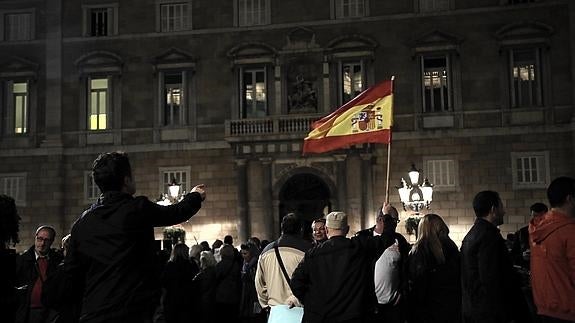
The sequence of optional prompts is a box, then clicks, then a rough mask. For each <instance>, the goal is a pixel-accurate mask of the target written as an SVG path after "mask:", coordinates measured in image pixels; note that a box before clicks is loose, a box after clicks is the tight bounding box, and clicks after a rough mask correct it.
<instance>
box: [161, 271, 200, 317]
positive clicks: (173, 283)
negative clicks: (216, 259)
mask: <svg viewBox="0 0 575 323" xmlns="http://www.w3.org/2000/svg"><path fill="white" fill-rule="evenodd" d="M199 271H200V268H199V267H198V265H197V264H196V262H195V261H187V260H180V261H169V262H168V263H167V264H166V267H165V269H164V272H163V274H162V287H163V288H164V292H165V293H164V295H163V306H164V317H165V318H166V321H167V322H168V323H171V322H187V321H188V320H189V318H190V317H192V316H194V315H196V314H197V311H198V310H199V305H198V302H199V288H198V287H197V285H198V284H197V283H196V282H194V281H193V278H194V277H195V276H196V275H197V274H198V272H199Z"/></svg>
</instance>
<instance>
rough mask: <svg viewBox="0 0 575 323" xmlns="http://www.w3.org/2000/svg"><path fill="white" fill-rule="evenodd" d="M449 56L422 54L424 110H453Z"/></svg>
mask: <svg viewBox="0 0 575 323" xmlns="http://www.w3.org/2000/svg"><path fill="white" fill-rule="evenodd" d="M449 72H450V65H449V56H448V55H441V56H430V57H427V56H422V57H421V77H422V80H421V82H422V92H423V98H422V99H423V111H424V112H441V111H449V110H451V87H452V86H451V82H450V80H449V74H450V73H449Z"/></svg>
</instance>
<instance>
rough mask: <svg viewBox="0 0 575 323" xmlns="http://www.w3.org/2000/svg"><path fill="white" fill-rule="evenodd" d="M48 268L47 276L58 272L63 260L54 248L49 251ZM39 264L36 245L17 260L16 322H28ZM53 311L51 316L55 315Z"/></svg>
mask: <svg viewBox="0 0 575 323" xmlns="http://www.w3.org/2000/svg"><path fill="white" fill-rule="evenodd" d="M47 257H48V268H47V269H46V276H50V275H52V274H53V273H54V272H56V269H57V268H58V265H59V264H60V262H61V261H62V255H61V254H60V253H58V252H56V250H54V249H50V250H49V251H48V256H47ZM38 270H39V269H38V264H37V262H36V252H35V251H34V246H32V247H30V248H28V250H26V251H25V252H24V253H22V255H20V256H19V257H18V258H17V260H16V287H18V288H19V291H18V293H19V297H18V302H19V304H18V310H17V312H16V322H28V313H29V311H30V300H31V299H30V298H31V295H32V289H33V287H34V284H35V282H36V280H37V279H38V276H39V271H38ZM53 314H55V313H52V314H50V316H53Z"/></svg>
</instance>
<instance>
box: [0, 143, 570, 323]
mask: <svg viewBox="0 0 575 323" xmlns="http://www.w3.org/2000/svg"><path fill="white" fill-rule="evenodd" d="M93 175H94V181H95V182H96V184H97V185H98V186H99V188H100V190H101V191H102V196H101V198H100V199H99V200H98V202H97V203H95V204H94V205H92V206H91V207H90V208H89V209H88V210H86V211H85V212H84V213H83V214H82V216H81V217H80V218H79V219H78V220H77V221H76V222H75V223H74V225H73V226H72V229H71V232H70V234H69V235H66V236H65V237H64V239H63V240H62V247H61V249H60V250H55V249H53V248H51V247H52V244H53V243H54V239H55V237H56V231H55V229H54V228H53V227H51V226H47V225H42V226H40V227H38V229H37V230H36V231H35V241H34V245H33V246H31V247H30V248H29V249H28V250H26V251H25V252H24V253H22V254H21V255H17V254H16V252H15V251H14V250H13V249H11V248H10V247H11V246H14V245H15V244H16V243H18V242H19V236H18V232H19V227H18V223H19V220H20V218H19V216H18V212H17V210H16V205H15V203H14V200H13V199H12V198H11V197H8V196H4V195H0V240H1V241H0V242H1V243H0V276H1V277H2V280H0V313H2V314H1V315H2V320H1V321H2V322H7V323H10V322H18V323H36V322H112V323H114V322H118V323H119V322H146V323H147V322H167V323H172V322H177V323H179V322H226V323H229V322H243V323H264V322H266V321H267V320H268V316H269V313H270V311H271V312H273V311H274V309H275V308H280V307H282V306H286V307H288V308H294V307H300V308H303V316H302V317H301V322H303V323H315V322H318V323H319V322H326V323H327V322H330V323H331V322H341V323H354V322H370V323H371V322H384V323H406V322H409V323H420V322H421V323H428V322H429V323H452V322H453V323H459V322H463V323H472V322H487V323H491V322H493V323H505V322H516V323H521V322H532V323H539V322H542V323H546V322H575V179H573V178H569V177H559V178H557V179H555V180H553V181H552V183H551V184H550V186H549V187H548V189H547V196H548V200H549V204H550V209H549V210H548V208H547V206H546V205H545V204H543V203H536V204H534V205H533V206H532V207H531V208H530V211H531V215H532V219H531V221H530V224H529V226H527V227H525V228H521V229H520V230H519V231H518V232H517V233H516V234H515V235H514V237H515V239H514V240H513V241H511V240H510V241H508V242H507V241H505V240H504V239H503V237H502V236H501V234H500V232H499V229H498V228H497V227H498V226H499V225H501V224H502V223H503V222H504V217H505V207H504V204H503V202H502V200H501V198H500V196H499V194H498V193H497V192H494V191H482V192H479V193H477V195H476V196H475V197H474V199H473V202H472V207H473V210H474V212H475V215H476V220H475V222H474V224H473V226H472V227H471V228H470V230H469V232H468V233H467V235H466V236H465V238H464V239H463V241H462V245H461V248H458V247H457V245H456V244H455V243H454V242H453V241H452V240H451V239H450V238H449V228H448V226H447V224H446V223H445V221H444V220H443V219H442V217H441V216H440V215H438V214H426V215H424V216H422V217H421V219H420V222H419V226H418V230H417V232H418V237H417V239H416V241H415V243H414V244H413V245H411V244H410V243H408V241H407V240H406V239H405V237H403V236H402V235H401V234H400V233H398V232H396V228H397V225H398V223H399V222H400V220H399V214H398V212H397V209H395V208H394V207H393V206H391V205H390V204H388V203H384V205H383V207H382V208H381V209H380V210H378V212H376V215H375V225H374V226H373V227H371V228H368V229H364V230H361V231H359V232H357V233H355V234H353V235H352V236H351V237H348V235H349V225H348V217H347V215H346V214H345V213H344V212H331V213H329V214H327V215H326V216H323V217H320V218H318V219H316V220H315V221H313V223H312V224H311V229H312V235H311V236H309V237H306V236H304V235H303V232H304V231H305V230H302V225H301V221H300V220H299V218H298V216H297V215H296V214H292V213H290V214H288V215H286V216H284V217H283V219H282V222H281V235H280V237H278V238H277V239H276V240H275V241H272V242H268V241H265V240H262V241H260V239H258V238H257V237H252V238H250V239H248V241H242V243H241V245H240V247H239V248H236V246H234V241H233V238H232V236H229V235H228V236H226V237H224V239H223V241H222V240H219V239H218V240H216V241H215V242H214V243H213V244H212V245H211V246H210V245H209V243H208V242H207V241H203V242H202V243H199V244H196V245H193V246H191V247H189V246H187V245H186V244H184V243H178V244H175V245H174V246H172V248H171V251H170V254H169V258H167V257H162V253H157V252H156V251H155V247H154V235H153V228H154V227H161V226H168V225H174V224H177V223H181V222H183V221H186V220H187V219H189V218H190V217H191V216H193V215H194V214H195V213H197V212H198V210H199V209H200V208H201V204H202V201H203V200H204V199H205V198H206V192H205V188H204V186H203V185H198V186H196V187H194V188H193V189H192V190H191V191H190V193H188V194H187V195H186V196H185V197H184V198H183V200H182V201H180V202H179V203H176V204H174V205H170V206H160V205H158V204H156V203H153V202H151V201H149V200H148V199H147V198H145V197H133V194H134V193H135V185H134V178H133V177H132V171H131V167H130V163H129V159H128V157H127V155H126V154H124V153H118V152H114V153H105V154H102V155H100V156H99V157H98V158H97V159H96V160H95V161H94V165H93ZM286 320H287V318H286ZM298 320H300V319H299V318H298ZM281 322H284V321H281ZM285 323H289V321H285Z"/></svg>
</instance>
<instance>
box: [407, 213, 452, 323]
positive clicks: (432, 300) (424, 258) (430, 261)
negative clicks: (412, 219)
mask: <svg viewBox="0 0 575 323" xmlns="http://www.w3.org/2000/svg"><path fill="white" fill-rule="evenodd" d="M418 232H419V237H418V238H417V241H416V242H415V244H414V245H413V247H412V249H411V252H410V253H409V257H408V276H409V278H408V279H409V289H410V292H409V302H410V303H411V304H412V305H413V306H411V307H410V308H412V309H413V310H411V311H410V315H411V317H410V319H409V321H410V322H420V323H457V322H461V281H460V258H459V251H458V249H457V246H456V245H455V243H454V242H453V240H451V239H450V238H449V228H448V227H447V225H446V224H445V222H444V221H443V219H442V218H441V217H440V216H439V215H437V214H426V215H425V216H424V217H423V218H421V221H420V222H419V227H418Z"/></svg>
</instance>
